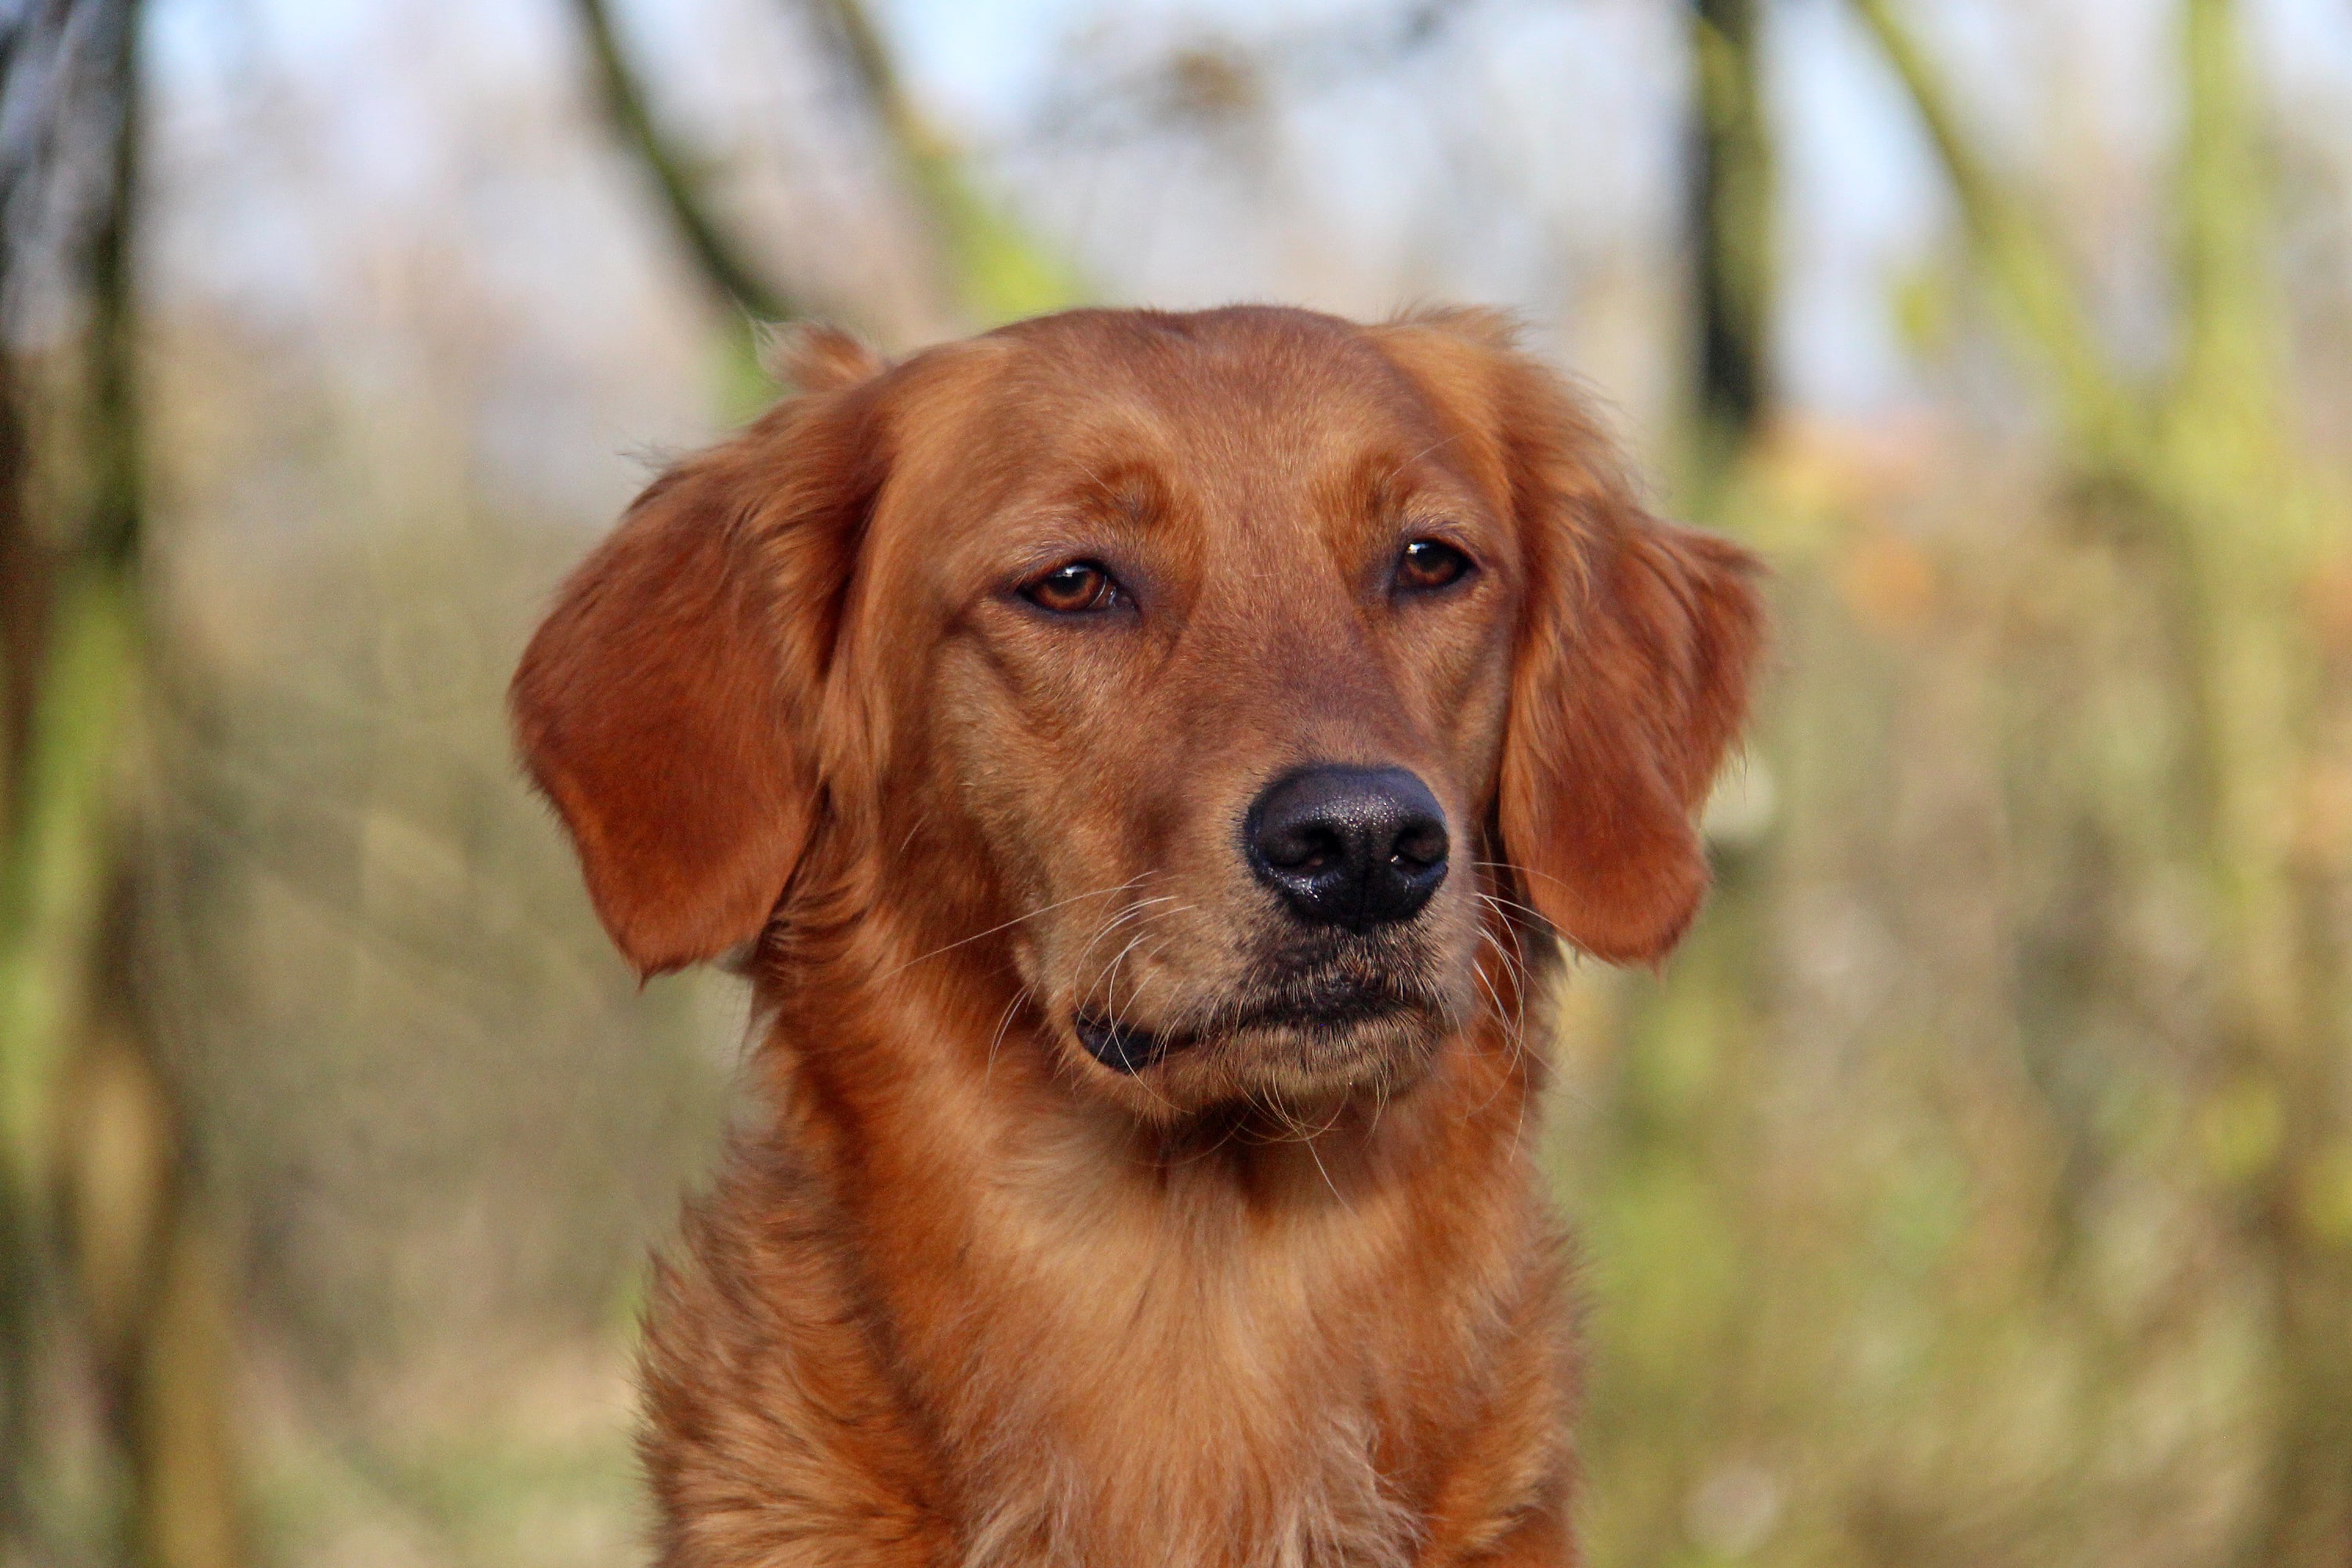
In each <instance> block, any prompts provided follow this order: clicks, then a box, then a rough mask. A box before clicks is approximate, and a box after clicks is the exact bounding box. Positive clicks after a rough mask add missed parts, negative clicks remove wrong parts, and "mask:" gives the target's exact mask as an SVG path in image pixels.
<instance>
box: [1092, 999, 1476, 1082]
mask: <svg viewBox="0 0 2352 1568" xmlns="http://www.w3.org/2000/svg"><path fill="white" fill-rule="evenodd" d="M1429 1005H1430V1004H1429V1003H1428V1002H1426V1001H1425V1000H1423V999H1422V998H1419V997H1415V996H1411V995H1407V994H1402V992H1399V991H1396V990H1393V989H1391V988H1388V987H1384V986H1369V985H1364V984H1339V985H1326V986H1322V987H1318V988H1317V989H1315V990H1312V991H1309V992H1307V994H1304V995H1297V996H1287V997H1276V998H1270V999H1268V1000H1265V1001H1263V1002H1259V1003H1256V1004H1255V1005H1248V1006H1245V1007H1244V1008H1242V1009H1240V1010H1239V1011H1238V1012H1235V1013H1233V1014H1230V1015H1227V1016H1222V1017H1220V1018H1218V1019H1217V1020H1216V1021H1215V1024H1214V1026H1213V1029H1208V1028H1203V1029H1193V1030H1186V1031H1181V1032H1175V1031H1171V1032H1166V1033H1161V1032H1156V1031H1153V1030H1150V1029H1146V1028H1143V1027H1141V1026H1139V1025H1136V1024H1131V1023H1129V1022H1126V1021H1125V1020H1123V1019H1118V1018H1105V1017H1100V1016H1095V1015H1092V1014H1087V1013H1080V1014H1079V1015H1077V1016H1076V1018H1075V1019H1074V1020H1073V1021H1072V1023H1073V1027H1074V1028H1075V1030H1076V1034H1077V1037H1078V1044H1079V1045H1081V1046H1083V1047H1086V1051H1087V1055H1088V1056H1090V1057H1092V1058H1095V1060H1097V1061H1098V1062H1100V1063H1102V1064H1103V1066H1105V1067H1107V1068H1110V1069H1111V1070H1112V1071H1114V1072H1122V1073H1127V1074H1129V1075H1132V1074H1135V1073H1139V1072H1142V1071H1143V1070H1144V1069H1145V1068H1150V1067H1153V1066H1155V1065H1157V1064H1158V1063H1160V1062H1161V1061H1164V1060H1165V1059H1167V1058H1169V1057H1170V1056H1172V1055H1173V1054H1175V1053H1176V1052H1177V1051H1179V1050H1181V1049H1182V1048H1183V1047H1186V1046H1189V1045H1192V1044H1193V1043H1194V1042H1195V1041H1197V1040H1198V1039H1200V1038H1201V1037H1202V1035H1204V1034H1208V1033H1212V1032H1213V1033H1216V1034H1236V1033H1239V1032H1240V1031H1242V1030H1244V1029H1283V1028H1286V1029H1299V1030H1304V1031H1307V1032H1309V1033H1329V1032H1331V1031H1334V1030H1338V1029H1343V1028H1346V1027H1347V1026H1349V1025H1351V1024H1360V1023H1363V1022H1365V1021H1367V1020H1369V1019H1372V1018H1386V1017H1392V1016H1395V1015H1397V1014H1399V1013H1410V1012H1417V1011H1425V1010H1426V1009H1427V1008H1428V1006H1429Z"/></svg>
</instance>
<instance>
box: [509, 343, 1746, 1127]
mask: <svg viewBox="0 0 2352 1568" xmlns="http://www.w3.org/2000/svg"><path fill="white" fill-rule="evenodd" d="M797 372H798V375H799V377H800V379H801V382H802V384H803V387H804V388H806V390H804V391H803V393H802V395H799V396H797V397H795V398H793V399H791V400H789V401H787V402H785V403H782V404H781V405H778V406H777V407H776V408H775V409H774V410H772V411H771V412H770V413H769V414H768V415H767V416H765V417H763V418H762V419H761V420H760V421H759V422H758V423H756V424H755V425H753V426H751V428H750V429H749V430H748V431H747V432H746V433H744V434H743V435H741V436H740V437H737V438H735V439H734V440H732V441H730V442H728V443H726V444H724V445H722V446H720V447H716V448H713V449H711V450H709V451H707V452H704V453H702V454H700V455H698V456H696V457H693V458H688V459H687V460H686V461H684V462H682V463H680V464H678V465H677V467H676V468H672V469H671V470H670V471H669V472H668V473H667V474H665V475H664V476H663V477H662V478H661V479H658V480H656V482H655V484H654V485H653V486H652V487H651V488H650V489H647V490H646V493H645V494H644V495H643V496H642V497H641V498H639V500H638V501H637V502H636V504H635V507H634V508H633V509H632V510H631V511H630V513H629V515H628V518H627V519H626V520H625V521H624V523H623V524H622V526H621V528H620V529H619V531H617V532H616V533H615V534H614V537H613V538H612V539H611V540H610V541H609V542H606V543H605V545H604V547H603V548H602V549H601V550H599V551H598V552H596V554H595V555H594V556H593V557H592V558H591V559H590V560H589V562H588V563H586V564H585V565H584V566H583V568H582V569H581V571H580V572H579V574H577V575H576V576H574V577H573V579H572V582H571V584H569V585H568V586H567V587H566V589H565V590H564V592H563V594H562V598H561V600H560V602H559V603H558V605H557V606H556V608H555V611H554V613H553V614H552V615H551V616H550V617H549V619H548V621H547V623H546V625H545V626H543V627H542V628H541V631H540V633H539V635H538V637H536V638H535V639H534V640H533V642H532V644H531V646H530V651H529V652H528V653H527V654H526V655H525V657H524V659H523V663H522V668H521V670H520V673H519V674H518V676H517V678H516V681H515V688H514V709H515V715H516V723H517V730H518V732H519V735H520V741H521V745H522V750H523V753H524V756H525V758H526V760H527V762H528V763H529V765H530V770H531V772H532V774H533V776H534V777H535V778H536V779H537V781H538V782H539V784H541V787H542V788H543V789H544V790H545V791H546V793H547V794H548V795H549V796H550V798H551V799H552V800H553V801H554V803H555V805H556V806H557V808H558V809H559V811H560V812H561V813H562V816H563V819H564V821H565V823H566V824H567V825H568V826H569V827H570V828H571V831H572V837H573V839H574V841H575V843H576V844H577V846H578V847H579V850H580V855H581V858H582V860H583V863H584V865H585V868H586V871H587V878H588V885H589V889H590V891H591V893H592V894H593V898H594V900H595V903H596V907H597V910H598V911H599V912H600V913H601V914H602V916H603V917H604V922H605V924H606V926H607V928H608V929H609V930H610V931H612V933H613V936H614V940H615V942H618V943H619V945H620V947H621V949H622V951H623V952H625V953H626V954H627V955H628V957H629V958H630V959H631V961H632V962H634V963H635V964H636V965H637V966H638V968H639V969H640V970H642V971H644V972H646V973H652V972H655V971H659V970H664V969H668V968H673V967H676V966H678V965H681V964H686V963H693V962H696V961H698V960H700V959H705V958H709V957H711V956H713V955H715V954H717V953H719V952H722V951H724V950H726V949H729V948H730V947H734V946H736V945H739V944H740V943H743V942H747V941H750V940H751V939H753V938H755V937H758V936H759V935H761V933H762V932H763V931H767V930H768V929H769V928H770V927H771V925H772V922H775V921H780V920H781V921H785V922H787V923H789V922H790V921H791V920H792V918H793V910H794V909H795V907H796V906H797V905H799V904H801V903H802V902H803V901H804V900H825V899H828V898H830V899H831V900H833V901H834V902H835V903H836V904H838V903H839V902H840V901H841V899H842V896H843V895H842V894H841V891H840V889H843V888H845V887H851V886H854V887H855V888H856V889H858V893H857V895H856V903H857V906H858V914H859V916H860V918H866V919H872V920H881V921H891V922H895V926H896V929H897V930H898V932H899V934H900V936H901V939H902V942H903V944H904V945H906V946H908V947H909V948H910V949H911V950H912V952H931V951H933V950H936V949H939V948H940V947H941V946H942V945H943V944H959V943H964V942H967V941H968V939H975V938H981V937H983V936H984V937H986V938H987V943H986V944H985V947H984V951H987V952H995V953H997V954H999V957H998V958H997V960H996V962H998V963H1009V964H1010V966H1011V968H1012V970H1013V972H1014V973H1013V975H1011V976H1008V984H1011V985H1017V986H1020V987H1023V988H1024V996H1025V998H1026V1000H1027V1002H1028V1005H1030V1006H1031V1008H1032V1009H1033V1010H1034V1016H1036V1017H1037V1018H1038V1019H1040V1020H1041V1021H1042V1022H1043V1023H1044V1025H1045V1034H1046V1037H1047V1038H1048V1041H1049V1048H1051V1049H1053V1050H1055V1051H1057V1052H1059V1053H1061V1054H1062V1056H1063V1058H1064V1060H1065V1062H1066V1065H1067V1066H1068V1067H1069V1068H1071V1069H1072V1070H1073V1071H1074V1072H1075V1074H1076V1077H1077V1079H1079V1080H1080V1081H1081V1083H1082V1084H1083V1085H1091V1086H1092V1087H1093V1089H1095V1090H1096V1091H1097V1092H1102V1093H1107V1094H1108V1095H1111V1096H1113V1097H1115V1098H1117V1099H1119V1100H1123V1101H1124V1102H1125V1103H1128V1104H1129V1105H1131V1106H1132V1107H1134V1108H1135V1109H1136V1110H1139V1112H1143V1113H1146V1114H1166V1113H1168V1112H1169V1111H1171V1110H1177V1111H1181V1110H1188V1109H1195V1108H1200V1107H1203V1106H1207V1105H1211V1104H1214V1103H1218V1102H1220V1101H1223V1100H1234V1099H1239V1098H1244V1097H1257V1098H1273V1099H1278V1100H1315V1099H1325V1098H1328V1097H1330V1096H1333V1095H1335V1094H1345V1093H1349V1092H1352V1091H1360V1090H1380V1089H1387V1088H1391V1087H1393V1086H1395V1085H1397V1084H1399V1083H1401V1082H1402V1081H1405V1080H1408V1079H1411V1078H1412V1076H1413V1075H1414V1074H1415V1073H1416V1072H1417V1071H1418V1070H1419V1069H1420V1068H1421V1067H1422V1065H1423V1064H1424V1063H1425V1062H1426V1060H1427V1059H1428V1058H1429V1055H1430V1053H1431V1052H1432V1051H1433V1049H1434V1047H1435V1046H1436V1045H1437V1044H1438V1043H1439V1042H1440V1041H1442V1040H1443V1039H1444V1037H1446V1036H1447V1035H1448V1034H1449V1033H1450V1032H1452V1031H1453V1030H1454V1029H1455V1028H1457V1027H1458V1026H1460V1025H1461V1024H1462V1023H1463V1022H1464V1021H1465V1019H1466V1018H1467V1017H1468V1016H1470V1015H1471V1014H1472V1013H1473V1012H1474V1011H1475V1008H1476V1007H1477V1006H1478V1005H1481V1002H1482V1000H1483V999H1484V998H1485V997H1486V989H1485V987H1486V977H1485V975H1484V974H1483V973H1482V972H1481V970H1480V968H1479V965H1478V944H1479V942H1480V941H1481V938H1482V933H1491V932H1493V931H1496V930H1497V929H1499V928H1500V927H1501V926H1502V925H1503V924H1505V923H1506V922H1507V921H1510V920H1514V919H1516V920H1518V921H1521V923H1525V922H1526V921H1528V919H1530V918H1532V917H1534V916H1535V915H1537V914H1538V913H1539V914H1540V917H1541V919H1542V920H1543V921H1548V922H1549V924H1550V925H1551V926H1552V927H1554V928H1555V929H1556V930H1557V931H1559V933H1560V934H1561V935H1562V936H1564V937H1565V938H1567V939H1568V940H1569V941H1570V942H1573V943H1575V944H1576V945H1577V946H1579V947H1580V948H1582V949H1584V950H1585V951H1587V952H1591V953H1593V954H1595V955H1597V956H1599V957H1601V958H1605V959H1610V960H1616V961H1637V962H1646V961H1653V960H1655V959H1657V958H1659V957H1661V956H1662V955H1663V954H1664V952H1666V950H1667V949H1668V948H1669V947H1670V946H1671V945H1672V944H1673V943H1674V942H1675V939H1676V938H1677V937H1678V936H1679V935H1680V934H1681V932H1682V931H1683V929H1684V927H1685V925H1686V924H1687V923H1688V921H1690V919H1691V916H1692V914H1693V912H1694V910H1696V906H1697V903H1698V900H1699V898H1700V895H1701V893H1702V892H1703V890H1704V889H1705V886H1706V861H1705V858H1704V854H1703V851H1702V848H1701V845H1700V842H1699V839H1698V837H1697V835H1696V831H1695V829H1694V826H1693V816H1694V813H1695V811H1696V807H1697V805H1698V804H1699V803H1700V800H1701V798H1702V796H1703V795H1704V794H1705V792H1706V787H1707V784H1708V783H1709V780H1710V778H1711V776H1712V775H1713V773H1714V772H1715V769H1716V767H1717V763H1718V762H1719V761H1720V760H1721V757H1722V755H1723V753H1724V752H1725V750H1726V748H1727V746H1728V745H1729V744H1730V742H1732V740H1733V738H1734V736H1735V733H1736V731H1737V729H1738V723H1739V721H1740V718H1741V715H1742V713H1743V711H1744V709H1745V705H1746V692H1747V685H1748V674H1749V669H1750V667H1751V664H1752V663H1753V658H1754V654H1755V650H1756V646H1757V641H1758V637H1759V612H1758V607H1757V604H1756V600H1755V597H1754V595H1753V593H1752V590H1751V588H1750V586H1749V582H1748V579H1749V577H1750V575H1751V572H1752V563H1751V562H1750V561H1749V559H1748V557H1747V556H1746V555H1745V554H1743V553H1742V552H1739V551H1738V550H1737V549H1736V548H1734V547H1733V546H1731V545H1729V544H1727V543H1725V542H1722V541H1720V540H1717V539H1714V538H1711V537H1709V536H1706V535H1704V534H1699V533H1694V532H1691V531H1685V530H1683V529H1679V528H1675V527H1673V526H1671V525H1668V524H1665V523H1662V522H1659V521H1655V520H1654V519H1653V518H1651V517H1649V516H1648V515H1646V514H1645V513H1644V512H1643V510H1642V508H1641V506H1640V505H1639V504H1638V502H1637V501H1636V500H1635V498H1634V497H1633V493H1632V492H1631V490H1630V489H1629V488H1628V486H1627V484H1626V482H1625V480H1624V479H1623V478H1622V474H1621V473H1620V471H1619V469H1618V467H1617V464H1616V459H1615V458H1614V457H1613V455H1612V452H1611V451H1610V449H1609V447H1608V444H1607V443H1606V441H1605V440H1604V438H1603V437H1602V436H1601V433H1600V432H1599V430H1598V429H1597V428H1596V426H1595V425H1594V423H1593V421H1592V419H1591V417H1590V416H1589V415H1588V414H1587V413H1586V412H1585V411H1584V410H1583V408H1582V407H1581V406H1580V405H1579V404H1578V403H1577V401H1576V400H1575V398H1574V397H1573V396H1572V395H1570V392H1569V390H1568V389H1567V388H1566V387H1565V386H1564V385H1563V384H1561V383H1560V381H1559V379H1558V378H1556V377H1555V376H1553V375H1552V374H1549V372H1547V371H1546V370H1544V369H1543V368H1542V367H1540V366H1539V365H1538V363H1535V362H1534V361H1533V360H1531V359H1529V358H1528V357H1527V356H1526V355H1524V354H1522V353H1519V352H1518V351H1517V350H1516V349H1515V348H1514V347H1513V345H1512V343H1511V341H1510V337H1509V333H1508V331H1507V329H1506V328H1505V327H1504V326H1503V325H1502V324H1501V323H1500V322H1499V321H1497V320H1496V319H1495V318H1492V317H1488V316H1486V315H1482V314H1476V313H1452V314H1445V315H1437V316H1430V317H1424V318H1421V319H1417V320H1412V321H1403V322H1400V323H1397V324H1393V325H1389V326H1381V327H1370V328H1363V327H1357V326H1353V325H1350V324H1348V323H1346V322H1342V321H1337V320H1334V319H1332V318H1329V317H1325V316H1319V315H1314V314H1310V313H1307V312H1304V311H1297V310H1270V309H1255V308H1252V309H1233V310H1215V311H1207V312H1202V313H1200V314H1194V315H1168V314H1160V313H1156V312H1148V311H1076V312H1072V313H1070V314H1066V315H1062V316H1055V317H1048V318H1045V319H1042V320H1039V321H1029V322H1024V323H1022V324H1020V325H1018V326H1014V327H1009V328H1006V329H1004V330H1003V331H998V332H994V333H992V334H990V335H988V336H986V337H983V338H979V339H975V340H972V341H971V342H962V343H957V344H951V345H949V346H947V347H944V348H940V349H936V350H932V351H929V352H928V353H922V354H919V355H917V356H915V357H914V358H912V359H910V360H908V361H907V362H906V363H901V364H899V365H897V366H895V367H891V368H887V369H886V368H884V367H883V366H881V365H879V364H878V363H874V362H872V361H870V360H869V359H867V358H866V356H864V355H863V354H862V353H860V352H858V351H856V349H855V348H854V346H852V345H850V344H848V343H847V342H846V341H845V340H843V339H840V338H838V337H835V336H832V335H828V334H822V333H818V334H811V335H807V336H805V337H803V339H802V340H801V341H800V347H799V351H798V365H797ZM971 956H972V955H971V953H969V952H966V953H963V954H961V959H962V960H963V961H969V960H970V959H971Z"/></svg>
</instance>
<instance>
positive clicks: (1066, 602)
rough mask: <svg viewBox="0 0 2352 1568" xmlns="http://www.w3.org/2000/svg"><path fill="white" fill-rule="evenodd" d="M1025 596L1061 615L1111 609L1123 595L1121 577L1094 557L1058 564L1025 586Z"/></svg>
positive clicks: (1037, 604)
mask: <svg viewBox="0 0 2352 1568" xmlns="http://www.w3.org/2000/svg"><path fill="white" fill-rule="evenodd" d="M1021 596H1022V597H1023V598H1024V599H1026V600H1028V601H1029V602H1030V603H1031V604H1033V605H1036V606H1037V607H1038V608H1039V609H1041V610H1051V611H1053V612H1054V613H1055V615H1057V616H1083V615H1087V614H1088V613H1090V612H1092V611H1096V610H1108V609H1109V608H1110V607H1111V606H1112V605H1116V604H1118V602H1119V600H1120V597H1121V595H1120V593H1119V587H1118V578H1116V577H1114V576H1112V575H1111V574H1109V573H1108V572H1107V571H1105V570H1104V569H1103V568H1102V566H1101V565H1100V564H1099V563H1097V562H1093V561H1073V562H1071V563H1069V564H1068V565H1066V566H1056V567H1055V568H1054V569H1053V570H1052V571H1051V572H1048V573H1046V574H1045V575H1044V576H1043V577H1039V578H1037V579H1035V580H1034V581H1033V582H1031V583H1030V584H1029V585H1028V586H1027V587H1025V588H1024V589H1022V590H1021Z"/></svg>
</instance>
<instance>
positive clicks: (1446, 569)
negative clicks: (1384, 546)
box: [1396, 539, 1470, 593]
mask: <svg viewBox="0 0 2352 1568" xmlns="http://www.w3.org/2000/svg"><path fill="white" fill-rule="evenodd" d="M1469 574H1470V557H1468V556H1467V555H1465V554H1463V553H1462V552H1460V551H1459V550H1456V549H1454V546H1452V545H1451V544H1444V543H1441V542H1438V541H1437V540H1434V539H1416V540H1414V541H1413V542H1412V543H1411V544H1408V545H1406V546H1405V547H1404V553H1403V554H1402V555H1400V556H1399V557H1397V569H1396V585H1397V587H1398V589H1399V590H1401V591H1402V592H1404V593H1425V592H1427V591H1428V590H1430V589H1432V588H1444V587H1450V586H1452V585H1453V584H1456V583H1459V582H1460V581H1462V579H1463V578H1464V577H1465V576H1467V575H1469Z"/></svg>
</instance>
